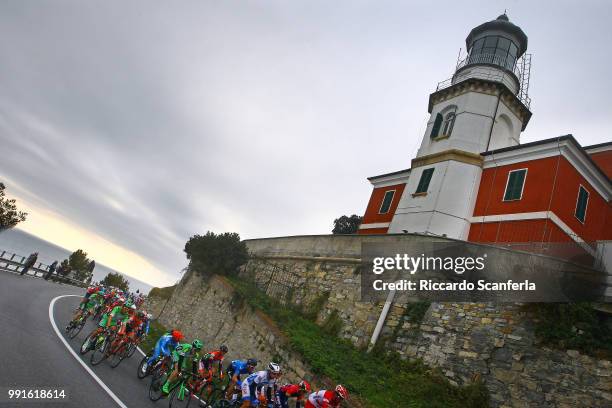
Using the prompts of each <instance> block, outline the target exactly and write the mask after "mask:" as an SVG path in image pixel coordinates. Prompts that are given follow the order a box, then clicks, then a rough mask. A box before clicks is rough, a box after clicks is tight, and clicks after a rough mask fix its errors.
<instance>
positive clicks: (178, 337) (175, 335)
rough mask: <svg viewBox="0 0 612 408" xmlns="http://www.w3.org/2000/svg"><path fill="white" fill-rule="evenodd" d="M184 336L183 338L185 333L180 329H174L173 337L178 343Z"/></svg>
mask: <svg viewBox="0 0 612 408" xmlns="http://www.w3.org/2000/svg"><path fill="white" fill-rule="evenodd" d="M182 338H183V333H181V332H180V331H178V330H173V331H172V339H173V340H174V341H176V342H177V343H178V342H179V341H181V339H182Z"/></svg>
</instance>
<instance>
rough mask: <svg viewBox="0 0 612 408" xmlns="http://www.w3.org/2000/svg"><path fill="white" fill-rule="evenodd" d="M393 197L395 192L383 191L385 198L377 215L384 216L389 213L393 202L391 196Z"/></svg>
mask: <svg viewBox="0 0 612 408" xmlns="http://www.w3.org/2000/svg"><path fill="white" fill-rule="evenodd" d="M394 195H395V190H389V191H385V197H384V198H383V202H382V205H381V206H380V210H378V213H379V214H386V213H388V212H389V209H390V208H391V203H392V202H393V196H394Z"/></svg>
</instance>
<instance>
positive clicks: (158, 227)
mask: <svg viewBox="0 0 612 408" xmlns="http://www.w3.org/2000/svg"><path fill="white" fill-rule="evenodd" d="M143 4H146V5H147V8H146V12H145V13H144V14H143V13H142V10H143V7H142V5H143ZM552 5H554V7H552ZM506 8H507V5H506V4H505V3H504V2H501V1H494V2H485V1H484V0H483V1H474V2H471V3H470V4H469V5H467V6H466V4H455V3H453V2H447V3H445V4H444V7H439V8H436V9H433V8H431V7H428V6H427V5H421V4H406V3H405V2H399V1H383V2H377V3H376V4H373V3H370V2H364V1H357V2H354V1H353V2H348V1H340V2H337V3H334V4H328V3H327V2H323V1H313V2H307V3H306V2H292V3H285V2H280V1H276V0H270V1H265V2H262V3H252V2H245V3H243V4H240V5H239V6H236V5H232V4H218V3H215V2H187V3H183V4H182V6H181V7H170V6H168V5H167V4H165V3H163V2H146V3H145V2H142V3H140V2H138V1H136V2H133V3H130V4H123V3H121V2H112V1H111V2H105V3H104V4H95V5H93V4H57V3H53V2H44V1H43V2H40V3H37V4H36V6H34V5H31V4H27V3H22V2H19V3H2V4H0V10H1V12H0V22H2V24H0V34H1V35H0V38H2V40H0V52H2V55H4V56H5V61H6V63H5V64H4V65H3V67H2V69H1V70H0V84H2V85H3V89H4V92H3V95H2V96H0V143H2V145H3V146H5V148H6V150H7V151H8V152H10V154H9V155H7V157H6V158H5V159H3V161H2V162H0V178H1V179H2V180H3V181H4V182H5V184H6V186H7V195H8V196H9V197H10V198H16V199H17V204H18V207H19V208H20V209H22V210H24V211H26V212H28V213H29V217H28V220H27V221H26V222H24V223H22V224H20V225H19V226H18V229H20V230H21V231H24V232H26V233H28V234H31V235H34V236H36V237H37V238H40V239H43V240H45V241H48V242H50V243H52V244H54V245H56V246H59V247H62V248H82V249H84V250H85V251H87V252H88V254H90V256H91V257H92V258H94V259H96V262H98V260H99V261H100V263H101V264H104V265H107V267H108V268H109V269H113V270H116V271H118V272H121V273H122V274H124V275H126V276H129V277H132V278H134V279H138V280H141V281H143V282H145V283H150V284H151V285H152V286H167V285H169V284H171V282H175V281H176V279H178V278H180V276H181V275H180V273H181V272H180V271H181V270H182V268H183V267H184V265H185V264H186V262H185V255H184V253H183V248H184V245H185V242H186V241H187V240H188V239H189V237H191V236H193V235H195V234H204V233H206V231H213V232H218V233H219V232H237V233H239V234H240V236H241V239H253V238H262V237H276V236H287V235H312V234H323V233H328V234H329V233H331V229H332V227H333V220H334V219H335V218H338V217H340V216H341V215H351V214H357V215H363V213H364V211H365V209H366V206H367V203H368V198H369V196H370V192H371V185H370V183H368V181H367V179H366V178H367V177H370V176H374V175H378V174H384V173H388V172H394V171H397V170H401V169H405V168H407V167H410V165H409V163H410V159H411V158H413V157H414V156H415V154H416V151H417V149H418V147H419V144H420V141H421V138H422V137H423V133H424V129H425V124H426V122H427V118H428V116H429V115H428V113H427V98H428V95H429V94H430V93H431V92H433V91H434V90H435V88H436V84H437V83H439V82H440V81H444V80H445V79H447V78H449V77H450V76H451V75H452V72H453V69H454V66H455V63H456V60H457V50H459V49H461V48H465V37H466V36H467V35H468V33H469V32H470V30H471V29H472V28H473V27H476V26H477V25H479V24H481V23H483V22H485V21H489V20H492V19H495V18H496V17H497V16H498V15H500V14H502V12H503V11H504V9H506ZM474 10H476V12H474ZM611 10H612V5H610V4H606V3H605V2H598V1H590V2H583V3H580V4H569V3H568V2H564V3H561V4H559V3H557V2H554V3H553V2H546V3H544V2H538V3H537V4H533V3H532V2H527V1H516V2H513V4H512V7H511V8H509V9H508V11H507V13H508V16H509V18H510V21H511V22H513V23H515V24H517V25H518V26H520V27H521V28H522V29H523V30H524V31H525V33H526V34H527V36H528V37H529V48H528V51H527V52H528V53H532V54H533V56H534V57H533V69H532V71H531V74H532V77H531V83H530V89H529V94H530V96H531V98H532V100H533V103H532V112H533V117H532V118H531V121H530V123H529V125H528V126H527V129H526V130H525V132H523V134H522V137H521V142H522V143H527V142H531V141H536V140H541V139H547V138H550V137H556V136H559V135H563V134H568V133H570V134H573V135H574V137H575V138H576V140H578V142H579V143H580V144H581V145H582V146H586V145H593V144H597V143H602V142H607V141H609V140H610V139H609V136H607V134H606V132H605V131H604V130H605V129H607V127H608V126H607V125H608V123H607V122H608V121H609V118H610V116H611V115H610V114H611V113H612V112H611V111H610V109H611V108H610V104H609V103H608V101H607V99H606V96H607V95H608V94H609V93H610V92H609V91H612V85H611V84H610V82H609V81H608V82H606V81H602V78H606V77H607V67H608V66H609V64H608V63H606V61H609V59H610V58H611V57H609V56H608V55H607V54H605V53H603V54H602V53H601V52H600V50H603V49H607V48H608V44H607V42H606V38H607V24H608V22H607V15H609V13H610V11H611ZM467 11H470V12H467ZM432 22H435V23H436V24H432ZM110 27H112V30H111V29H109V28H110ZM568 27H571V29H568ZM33 50H36V52H33ZM585 72H588V75H585Z"/></svg>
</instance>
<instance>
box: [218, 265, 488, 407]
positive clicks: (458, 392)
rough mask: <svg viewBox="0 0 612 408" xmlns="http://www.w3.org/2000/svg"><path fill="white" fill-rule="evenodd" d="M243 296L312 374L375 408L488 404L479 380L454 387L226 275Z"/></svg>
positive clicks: (437, 375)
mask: <svg viewBox="0 0 612 408" xmlns="http://www.w3.org/2000/svg"><path fill="white" fill-rule="evenodd" d="M227 279H228V280H229V281H230V283H231V284H232V286H233V287H234V288H235V290H236V292H237V293H238V294H239V296H241V297H242V298H243V301H244V302H246V303H247V304H249V305H250V306H251V307H253V308H257V309H260V310H261V311H263V312H264V313H266V314H267V315H268V316H269V317H270V318H272V320H274V321H275V322H276V324H277V325H278V326H279V327H280V329H281V330H282V331H283V332H284V334H285V335H286V336H287V337H288V339H289V343H290V347H291V349H292V351H294V352H296V353H298V354H299V355H301V357H302V358H303V359H304V360H305V362H306V363H307V364H308V365H309V366H310V367H311V369H312V371H313V372H314V374H317V375H321V376H324V377H328V378H329V379H331V380H332V381H334V382H337V383H342V384H343V385H345V386H347V387H348V388H349V390H350V391H351V392H352V393H353V394H355V395H357V396H358V398H359V400H360V401H361V402H363V405H364V406H366V407H371V408H389V407H406V408H425V407H428V408H436V407H440V408H441V407H445V408H452V407H457V408H459V407H461V408H465V407H470V408H480V407H483V408H484V407H488V406H489V398H488V392H487V390H486V388H485V387H484V385H482V384H480V383H478V384H474V385H470V386H467V387H455V386H453V385H451V384H450V383H449V382H448V381H447V380H446V379H445V378H444V377H443V376H441V375H439V374H436V373H435V372H433V371H431V370H429V369H428V368H427V367H425V366H424V365H423V364H422V363H420V362H415V363H413V362H408V361H405V360H401V359H400V358H399V356H398V355H397V354H392V353H382V354H381V353H367V352H365V351H363V350H360V349H358V348H356V347H355V346H353V344H352V343H350V342H349V341H346V340H343V339H340V338H338V337H336V336H335V335H330V334H328V331H327V330H325V329H324V328H322V327H319V326H318V325H317V324H316V323H314V322H313V321H312V320H310V319H308V318H306V317H305V316H304V315H303V314H301V312H300V311H299V310H297V309H294V308H290V307H287V306H283V305H280V304H278V303H277V302H275V301H274V300H273V299H271V298H270V297H268V296H267V295H266V294H265V293H263V292H261V291H260V290H259V289H257V287H256V286H255V285H253V284H252V283H250V282H245V281H244V280H239V279H237V278H235V277H232V276H228V277H227Z"/></svg>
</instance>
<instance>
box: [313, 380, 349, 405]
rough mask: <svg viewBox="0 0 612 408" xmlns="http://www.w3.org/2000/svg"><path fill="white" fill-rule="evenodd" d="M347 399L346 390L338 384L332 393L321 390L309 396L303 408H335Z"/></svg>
mask: <svg viewBox="0 0 612 408" xmlns="http://www.w3.org/2000/svg"><path fill="white" fill-rule="evenodd" d="M348 398H349V393H348V391H347V390H346V388H344V387H343V386H342V385H340V384H338V385H336V388H335V389H334V390H333V391H329V390H321V391H317V392H313V393H312V394H310V395H309V396H308V400H307V401H306V406H305V407H304V408H337V407H339V406H340V403H342V401H344V400H347V399H348Z"/></svg>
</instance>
